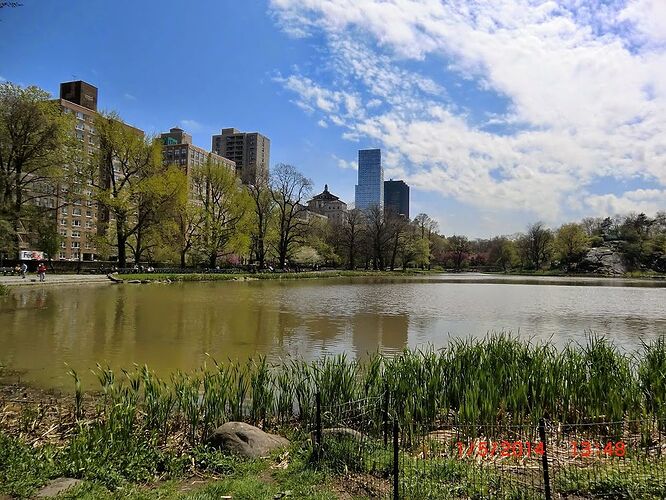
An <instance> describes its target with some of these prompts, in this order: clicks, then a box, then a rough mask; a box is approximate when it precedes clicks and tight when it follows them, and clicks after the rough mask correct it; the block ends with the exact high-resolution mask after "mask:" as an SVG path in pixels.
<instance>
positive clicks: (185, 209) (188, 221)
mask: <svg viewBox="0 0 666 500" xmlns="http://www.w3.org/2000/svg"><path fill="white" fill-rule="evenodd" d="M204 221H205V212H204V211H203V210H202V208H201V206H200V205H199V204H197V203H194V202H192V201H186V202H185V204H184V206H182V210H179V211H178V213H177V214H176V224H177V226H178V228H177V233H176V234H177V247H178V255H179V257H180V267H181V268H184V267H185V266H186V265H187V254H188V252H189V251H190V250H192V248H195V247H196V246H197V244H198V241H199V237H200V235H201V230H202V228H203V224H204Z"/></svg>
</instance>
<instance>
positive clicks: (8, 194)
mask: <svg viewBox="0 0 666 500" xmlns="http://www.w3.org/2000/svg"><path fill="white" fill-rule="evenodd" d="M73 129H74V123H73V118H72V117H71V116H69V115H65V114H63V113H62V112H61V109H60V105H59V103H58V102H56V101H53V100H51V98H50V95H49V94H48V93H47V92H45V91H44V90H41V89H39V88H38V87H34V86H31V87H26V88H23V87H21V86H19V85H15V84H13V83H9V82H7V83H2V84H0V219H2V220H5V221H9V223H10V224H11V228H12V229H11V232H9V231H8V232H7V233H8V235H11V239H12V245H11V246H12V247H13V248H9V249H7V250H8V251H10V252H12V253H15V251H17V250H18V244H19V235H20V234H21V233H22V232H26V230H27V229H26V228H25V225H24V224H23V223H22V220H21V218H22V217H23V215H24V207H25V206H26V204H29V203H30V204H31V203H36V202H37V201H38V200H39V199H41V198H45V197H48V196H51V195H53V194H55V193H56V192H57V189H58V185H59V184H60V183H61V182H62V181H63V180H64V179H65V177H66V173H67V170H66V169H65V168H63V167H66V166H68V165H69V166H74V165H73V163H74V161H75V160H76V159H77V156H78V155H77V154H76V153H77V149H78V148H77V146H76V144H75V141H74V140H73V138H72V133H71V132H72V130H73ZM79 153H80V151H79ZM79 157H80V156H79ZM79 161H80V160H79ZM6 236H7V235H5V238H4V239H6Z"/></svg>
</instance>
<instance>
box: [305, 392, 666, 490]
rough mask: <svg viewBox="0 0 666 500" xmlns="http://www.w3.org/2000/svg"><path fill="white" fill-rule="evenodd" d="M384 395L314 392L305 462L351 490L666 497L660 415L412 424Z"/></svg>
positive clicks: (451, 419) (449, 419)
mask: <svg viewBox="0 0 666 500" xmlns="http://www.w3.org/2000/svg"><path fill="white" fill-rule="evenodd" d="M387 400H388V395H382V396H380V397H374V398H366V399H360V400H356V401H351V402H347V403H343V404H334V405H327V404H326V401H321V397H320V396H318V398H317V402H318V405H317V411H316V412H315V414H314V416H313V420H312V441H313V458H314V461H315V463H316V464H317V465H318V466H321V467H327V468H329V469H332V470H334V471H335V472H336V473H340V474H343V475H344V476H345V483H346V484H347V486H348V487H349V488H351V489H352V491H353V492H354V494H355V495H357V496H368V497H371V498H391V499H415V500H416V499H447V498H452V499H453V498H524V499H531V498H535V499H537V498H539V499H541V498H546V499H551V498H553V499H554V498H576V499H583V498H654V499H657V498H666V457H665V456H664V454H665V453H666V439H664V435H663V430H664V428H665V424H666V422H665V421H657V420H650V419H646V420H626V421H621V422H619V421H615V422H609V421H604V419H603V418H599V419H596V421H594V422H588V423H582V424H573V425H564V424H558V423H557V422H552V421H550V420H548V419H541V420H540V421H539V422H537V423H535V424H533V423H525V424H520V425H515V424H502V423H498V424H493V425H473V424H469V423H464V424H463V423H458V422H456V419H455V418H454V417H447V418H442V419H440V421H438V422H437V423H436V424H432V425H428V426H418V425H406V424H404V422H405V419H404V418H397V417H398V416H397V415H391V414H389V412H388V411H387V409H388V404H387ZM403 417H404V416H403ZM399 421H401V422H403V425H402V426H401V425H399V424H398V422H399Z"/></svg>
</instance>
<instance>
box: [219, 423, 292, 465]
mask: <svg viewBox="0 0 666 500" xmlns="http://www.w3.org/2000/svg"><path fill="white" fill-rule="evenodd" d="M208 442H209V444H211V445H212V446H214V447H216V448H219V449H220V450H223V451H228V452H231V453H234V454H237V455H241V456H243V457H246V458H259V457H265V456H267V455H268V454H270V452H271V451H273V450H275V449H278V448H283V447H285V446H288V445H289V440H287V439H286V438H283V437H282V436H278V435H276V434H268V433H267V432H264V431H262V430H261V429H259V427H255V426H254V425H250V424H246V423H244V422H227V423H226V424H223V425H221V426H220V427H218V428H217V429H215V432H214V433H213V435H212V436H211V437H210V439H209V440H208Z"/></svg>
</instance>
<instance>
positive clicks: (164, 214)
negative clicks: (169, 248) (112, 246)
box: [127, 165, 187, 264]
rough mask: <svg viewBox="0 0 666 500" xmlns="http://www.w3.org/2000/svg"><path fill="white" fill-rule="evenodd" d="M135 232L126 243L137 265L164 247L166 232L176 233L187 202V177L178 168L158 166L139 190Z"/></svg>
mask: <svg viewBox="0 0 666 500" xmlns="http://www.w3.org/2000/svg"><path fill="white" fill-rule="evenodd" d="M136 199H137V212H136V219H135V220H136V224H135V226H136V230H135V231H133V234H132V235H131V237H130V238H129V239H128V240H127V245H128V246H129V248H130V250H131V251H132V257H133V259H134V262H135V263H137V264H138V263H139V262H141V261H142V260H143V258H144V255H145V254H146V253H148V252H150V253H151V254H152V251H153V250H154V249H155V248H156V247H158V246H159V245H161V244H162V240H163V238H164V236H165V235H164V229H166V230H167V231H174V229H175V227H174V226H175V222H176V220H177V219H178V217H179V215H178V214H179V213H180V212H181V211H183V210H184V206H185V203H186V199H187V176H186V175H185V173H184V172H183V171H182V170H181V169H180V168H179V167H177V166H175V165H171V166H165V167H161V166H156V168H155V171H154V172H152V173H150V174H149V175H148V176H147V177H146V178H145V179H143V182H141V183H139V185H138V186H137V189H136Z"/></svg>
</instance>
